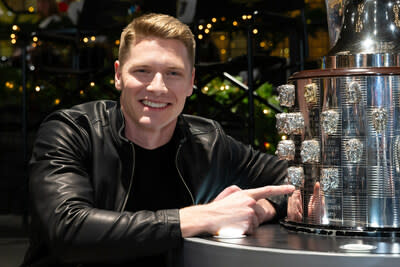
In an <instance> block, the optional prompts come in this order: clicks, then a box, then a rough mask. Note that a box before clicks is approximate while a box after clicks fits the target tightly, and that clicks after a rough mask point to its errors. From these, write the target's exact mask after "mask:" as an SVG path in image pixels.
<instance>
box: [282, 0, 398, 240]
mask: <svg viewBox="0 0 400 267" xmlns="http://www.w3.org/2000/svg"><path fill="white" fill-rule="evenodd" d="M326 5H327V9H328V12H327V15H328V22H329V26H330V29H329V33H330V37H331V50H330V51H329V53H328V55H327V56H325V57H323V64H322V68H321V69H320V70H311V71H310V70H305V71H301V72H298V73H295V74H293V75H292V76H291V77H290V79H289V82H288V84H290V85H291V88H292V87H293V86H294V88H295V90H296V93H295V94H293V95H295V96H298V97H296V99H295V100H294V104H293V105H290V106H289V105H285V106H286V107H288V112H289V113H291V114H294V113H295V114H298V113H300V114H301V115H302V119H303V121H304V122H306V123H303V125H302V127H303V128H302V129H301V135H296V136H293V131H286V130H282V131H281V132H285V133H287V134H288V135H289V138H290V139H293V140H296V142H295V143H296V147H295V150H298V151H301V153H299V154H296V156H295V158H294V159H293V160H291V161H289V165H292V166H295V168H301V171H302V172H301V179H300V180H301V185H302V186H301V187H300V186H299V184H300V182H298V181H299V179H297V178H296V177H299V170H300V169H293V170H292V169H291V171H290V173H289V175H291V176H292V177H293V178H290V179H288V181H289V182H291V183H292V184H295V185H296V186H297V187H298V188H297V190H300V193H301V194H300V196H301V197H300V199H301V201H302V205H303V208H302V212H304V213H303V214H302V215H303V216H301V217H298V216H297V217H290V216H288V218H292V219H286V220H284V221H283V222H282V224H283V225H284V226H293V225H295V226H296V227H297V228H301V227H299V225H303V226H304V227H305V228H308V229H309V228H316V229H318V228H323V229H325V230H326V229H334V230H335V231H334V232H335V233H336V232H337V231H336V230H337V229H341V230H342V231H339V232H342V233H344V232H353V233H355V234H357V233H361V232H362V233H365V232H368V234H370V235H374V234H378V235H379V233H381V232H388V231H392V232H400V214H399V212H400V119H399V118H400V1H393V0H379V1H371V0H359V1H350V0H326ZM282 88H285V87H282ZM280 116H281V117H285V116H284V115H280ZM296 116H297V117H300V115H296ZM281 124H282V125H283V126H281V127H282V129H283V128H285V127H284V125H285V123H283V122H281ZM292 124H293V123H292ZM286 128H288V127H286ZM289 128H290V127H289ZM298 132H299V131H298ZM296 170H297V172H295V171H296ZM310 200H312V201H313V206H315V207H318V212H313V211H312V210H310V209H308V207H310V206H309V205H310V203H309V202H310ZM289 201H290V198H289ZM317 202H318V203H317ZM307 210H308V212H306V211H307ZM294 218H296V219H294Z"/></svg>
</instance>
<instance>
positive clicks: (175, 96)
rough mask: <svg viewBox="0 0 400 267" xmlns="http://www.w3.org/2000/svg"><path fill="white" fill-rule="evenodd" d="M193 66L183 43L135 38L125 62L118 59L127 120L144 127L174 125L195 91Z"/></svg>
mask: <svg viewBox="0 0 400 267" xmlns="http://www.w3.org/2000/svg"><path fill="white" fill-rule="evenodd" d="M193 82H194V69H192V68H191V65H190V63H189V57H188V53H187V50H186V48H185V46H184V44H183V43H182V42H180V41H178V40H172V39H161V38H156V37H147V38H143V39H139V40H137V41H135V43H134V44H133V45H132V46H131V48H130V52H129V54H128V55H127V56H126V59H125V61H124V64H122V65H121V64H120V62H118V61H116V62H115V87H116V88H117V89H118V90H121V91H122V93H121V106H122V111H123V113H124V115H125V119H126V120H127V123H129V124H130V125H132V126H133V127H135V128H136V129H142V130H155V131H157V130H162V129H164V128H165V127H168V126H175V123H176V119H177V117H178V115H179V114H180V113H181V112H182V110H183V107H184V105H185V100H186V97H187V96H190V95H191V94H192V90H193Z"/></svg>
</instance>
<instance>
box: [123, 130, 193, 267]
mask: <svg viewBox="0 0 400 267" xmlns="http://www.w3.org/2000/svg"><path fill="white" fill-rule="evenodd" d="M176 139H177V138H176V137H174V138H172V140H171V141H170V142H169V143H167V144H165V145H164V146H161V147H159V148H156V149H153V150H148V149H144V148H142V147H140V146H138V145H135V146H134V147H135V170H134V176H133V184H132V188H131V192H130V195H129V198H128V202H127V206H126V210H127V211H132V212H135V211H140V210H150V211H157V210H161V209H179V208H183V207H186V206H189V205H191V204H192V202H191V199H190V196H189V194H188V192H187V189H186V188H185V185H184V183H183V181H182V180H181V177H180V175H179V173H178V170H177V167H176V163H175V157H176V153H177V149H178V142H177V140H176ZM164 265H165V255H153V256H150V257H145V258H140V259H137V261H135V262H134V266H164Z"/></svg>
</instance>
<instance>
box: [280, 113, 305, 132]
mask: <svg viewBox="0 0 400 267" xmlns="http://www.w3.org/2000/svg"><path fill="white" fill-rule="evenodd" d="M276 128H277V129H278V132H279V133H283V134H301V133H302V132H303V129H304V118H303V115H302V114H301V113H300V112H295V113H278V114H276Z"/></svg>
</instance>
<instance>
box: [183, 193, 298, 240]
mask: <svg viewBox="0 0 400 267" xmlns="http://www.w3.org/2000/svg"><path fill="white" fill-rule="evenodd" d="M238 189H239V190H238ZM227 190H228V191H229V192H224V191H225V190H224V191H223V192H221V194H220V196H218V197H217V198H216V199H215V200H214V201H213V202H211V203H209V204H206V205H198V206H192V207H187V208H184V209H181V210H180V222H181V232H182V236H183V237H190V236H195V235H199V234H204V233H206V234H212V235H215V234H218V232H219V231H220V230H221V229H223V228H225V227H230V228H234V229H236V230H238V231H241V233H248V234H251V233H252V232H253V231H254V230H255V228H257V227H258V225H259V224H260V223H262V222H264V221H266V220H268V219H269V218H270V216H273V214H271V212H273V211H271V210H270V207H269V206H268V205H271V204H270V203H268V201H267V200H265V198H267V197H269V196H275V195H282V194H289V193H292V192H293V191H294V187H293V186H291V185H282V186H265V187H259V188H254V189H247V190H240V188H237V187H234V188H228V189H227ZM221 195H222V196H221Z"/></svg>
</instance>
